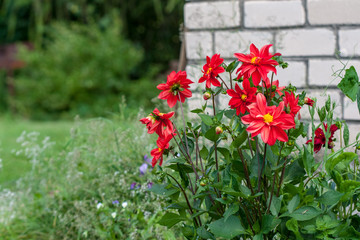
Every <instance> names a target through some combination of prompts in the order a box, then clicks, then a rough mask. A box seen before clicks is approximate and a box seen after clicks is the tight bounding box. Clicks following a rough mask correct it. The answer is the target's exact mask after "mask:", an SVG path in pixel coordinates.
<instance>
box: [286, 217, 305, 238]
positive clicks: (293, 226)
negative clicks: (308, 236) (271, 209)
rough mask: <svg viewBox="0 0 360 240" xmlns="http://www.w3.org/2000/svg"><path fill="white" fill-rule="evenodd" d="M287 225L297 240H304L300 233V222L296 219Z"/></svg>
mask: <svg viewBox="0 0 360 240" xmlns="http://www.w3.org/2000/svg"><path fill="white" fill-rule="evenodd" d="M285 225H286V227H287V229H289V231H292V232H293V233H294V234H295V236H296V239H303V238H302V237H301V235H300V233H299V226H298V222H297V221H296V220H295V219H294V218H292V219H290V220H289V221H287V222H286V224H285Z"/></svg>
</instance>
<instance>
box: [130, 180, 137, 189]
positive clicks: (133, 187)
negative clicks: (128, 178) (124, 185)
mask: <svg viewBox="0 0 360 240" xmlns="http://www.w3.org/2000/svg"><path fill="white" fill-rule="evenodd" d="M135 186H136V182H133V183H132V184H131V185H130V189H131V190H134V189H135Z"/></svg>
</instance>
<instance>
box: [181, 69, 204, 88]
mask: <svg viewBox="0 0 360 240" xmlns="http://www.w3.org/2000/svg"><path fill="white" fill-rule="evenodd" d="M203 64H205V62H203ZM203 64H188V65H187V66H186V68H185V71H186V73H187V76H188V78H189V79H190V80H191V81H193V82H194V83H193V84H190V91H192V92H201V93H202V90H203V86H202V85H201V84H199V83H198V82H199V79H200V77H201V76H202V75H203V73H202V72H201V70H202V67H203Z"/></svg>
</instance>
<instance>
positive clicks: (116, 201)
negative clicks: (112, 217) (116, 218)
mask: <svg viewBox="0 0 360 240" xmlns="http://www.w3.org/2000/svg"><path fill="white" fill-rule="evenodd" d="M119 203H120V202H119V201H118V200H114V201H113V202H112V204H114V205H119Z"/></svg>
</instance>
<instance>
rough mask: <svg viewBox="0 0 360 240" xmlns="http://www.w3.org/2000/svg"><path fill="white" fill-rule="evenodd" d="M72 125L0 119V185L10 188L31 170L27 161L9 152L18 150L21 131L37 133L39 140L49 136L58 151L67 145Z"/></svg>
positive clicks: (66, 122) (59, 122)
mask: <svg viewBox="0 0 360 240" xmlns="http://www.w3.org/2000/svg"><path fill="white" fill-rule="evenodd" d="M73 125H74V123H73V122H72V121H57V122H34V121H26V120H14V119H9V118H0V149H1V150H0V158H1V159H2V165H3V167H2V169H1V171H0V185H1V186H2V187H6V188H12V185H13V184H14V183H15V181H16V180H17V179H18V178H19V177H21V176H22V175H23V174H24V173H26V172H27V171H29V170H30V168H31V165H30V162H29V160H28V159H26V158H25V157H24V156H16V155H15V154H14V153H12V152H11V151H12V150H13V149H19V143H17V142H16V139H17V138H18V137H19V136H20V135H21V133H22V132H23V131H26V132H33V131H35V132H39V133H40V135H39V139H41V140H42V139H44V138H45V137H46V136H49V137H50V139H51V141H53V142H55V143H56V144H55V146H54V149H55V150H59V151H60V150H62V149H63V147H64V146H65V144H66V143H67V141H68V139H69V136H70V134H69V131H70V129H71V127H72V126H73Z"/></svg>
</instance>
